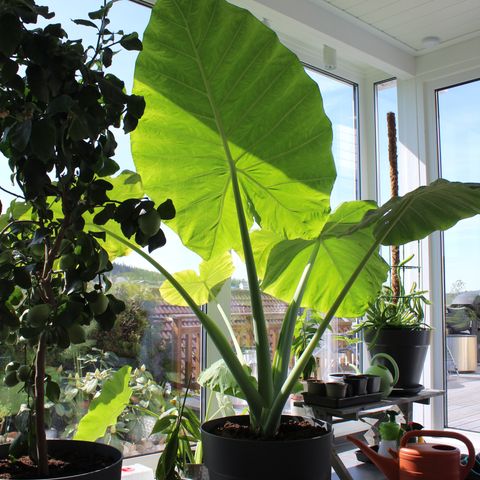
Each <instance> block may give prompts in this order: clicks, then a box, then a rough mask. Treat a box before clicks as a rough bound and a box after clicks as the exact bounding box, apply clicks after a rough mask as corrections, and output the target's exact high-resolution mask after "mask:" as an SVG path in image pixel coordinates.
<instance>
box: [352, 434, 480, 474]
mask: <svg viewBox="0 0 480 480" xmlns="http://www.w3.org/2000/svg"><path fill="white" fill-rule="evenodd" d="M419 436H422V437H448V438H455V439H457V440H461V441H462V442H463V443H465V445H466V446H467V447H468V463H467V465H461V464H460V450H459V449H458V448H456V447H452V446H450V445H442V444H439V443H422V444H414V443H412V444H408V445H407V442H408V439H409V438H412V437H419ZM347 438H348V439H349V440H350V441H351V442H353V443H354V444H355V445H356V446H357V447H358V448H359V449H360V450H361V451H362V452H363V453H364V454H365V455H366V456H367V457H368V458H369V459H370V460H371V461H372V462H373V463H374V464H375V465H376V466H377V467H378V469H379V470H381V471H382V472H383V474H384V475H385V476H386V477H387V478H388V480H420V479H421V480H440V479H445V480H447V479H448V480H463V479H464V478H465V477H466V476H467V475H468V473H469V472H470V470H471V469H472V467H473V465H474V464H475V449H474V448H473V445H472V442H471V441H470V440H469V439H468V438H467V437H465V436H463V435H461V434H460V433H456V432H446V431H445V432H443V431H438V430H412V431H411V432H407V433H406V434H405V435H404V436H403V437H402V439H401V440H400V448H399V450H398V452H393V451H392V450H390V454H391V455H392V458H388V457H383V456H381V455H378V453H376V452H375V451H374V450H372V449H371V448H370V447H369V446H368V445H367V444H366V443H364V442H362V441H360V440H358V439H357V438H355V437H352V436H351V435H348V436H347Z"/></svg>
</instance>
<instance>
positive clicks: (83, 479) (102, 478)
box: [0, 440, 123, 480]
mask: <svg viewBox="0 0 480 480" xmlns="http://www.w3.org/2000/svg"><path fill="white" fill-rule="evenodd" d="M8 448H9V446H8V444H7V445H0V458H6V457H7V456H8ZM71 452H73V453H74V454H75V456H77V457H82V458H85V459H88V458H89V457H90V458H96V459H97V458H98V457H103V458H104V459H105V464H106V466H105V467H104V468H101V469H99V470H94V471H92V472H86V473H81V474H79V475H67V476H64V477H54V478H55V480H120V479H121V476H122V460H123V457H122V453H121V452H120V451H119V450H117V449H116V448H114V447H111V446H110V445H104V444H102V443H93V442H81V441H78V440H48V453H49V456H52V457H55V458H59V459H61V458H62V455H64V454H68V455H70V454H71ZM87 461H88V460H87ZM36 480H48V479H36Z"/></svg>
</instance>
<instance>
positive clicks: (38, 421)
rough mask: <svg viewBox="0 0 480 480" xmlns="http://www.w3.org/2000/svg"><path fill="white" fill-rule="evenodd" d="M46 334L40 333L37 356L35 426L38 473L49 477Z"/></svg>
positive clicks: (42, 476)
mask: <svg viewBox="0 0 480 480" xmlns="http://www.w3.org/2000/svg"><path fill="white" fill-rule="evenodd" d="M46 349H47V345H46V341H45V334H44V333H41V334H40V339H39V340H38V349H37V357H36V359H35V427H36V432H35V433H36V435H35V438H36V441H37V455H38V474H39V475H40V477H41V478H46V477H48V473H49V472H48V452H47V436H46V435H45V383H44V382H45V354H46Z"/></svg>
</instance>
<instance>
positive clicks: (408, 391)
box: [390, 383, 425, 397]
mask: <svg viewBox="0 0 480 480" xmlns="http://www.w3.org/2000/svg"><path fill="white" fill-rule="evenodd" d="M424 388H425V387H424V386H423V385H420V384H419V383H418V384H417V385H412V386H411V387H397V388H394V389H393V390H392V393H391V394H390V397H404V396H409V395H416V394H417V393H418V392H421V391H422V390H423V389H424Z"/></svg>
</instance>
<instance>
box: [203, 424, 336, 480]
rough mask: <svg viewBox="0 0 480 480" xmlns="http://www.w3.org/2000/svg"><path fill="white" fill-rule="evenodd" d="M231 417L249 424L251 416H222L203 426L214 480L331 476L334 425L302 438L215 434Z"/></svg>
mask: <svg viewBox="0 0 480 480" xmlns="http://www.w3.org/2000/svg"><path fill="white" fill-rule="evenodd" d="M282 418H288V417H282ZM296 418H299V417H296ZM228 420H230V421H231V422H234V423H239V424H241V425H248V422H249V417H248V416H247V415H237V416H234V417H224V418H218V419H215V420H210V421H208V422H205V423H204V424H203V425H202V441H203V452H204V463H205V465H206V466H207V467H208V473H209V478H210V480H268V479H272V480H273V479H275V480H292V479H295V480H327V479H330V471H331V461H330V455H331V446H332V428H331V426H330V425H328V424H327V423H325V422H321V424H322V425H325V427H326V431H325V434H323V435H319V436H316V437H312V438H309V439H302V440H244V439H236V438H224V437H221V436H219V435H215V434H214V433H212V432H213V431H215V429H216V427H217V426H219V425H222V424H224V423H225V422H226V421H228Z"/></svg>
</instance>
